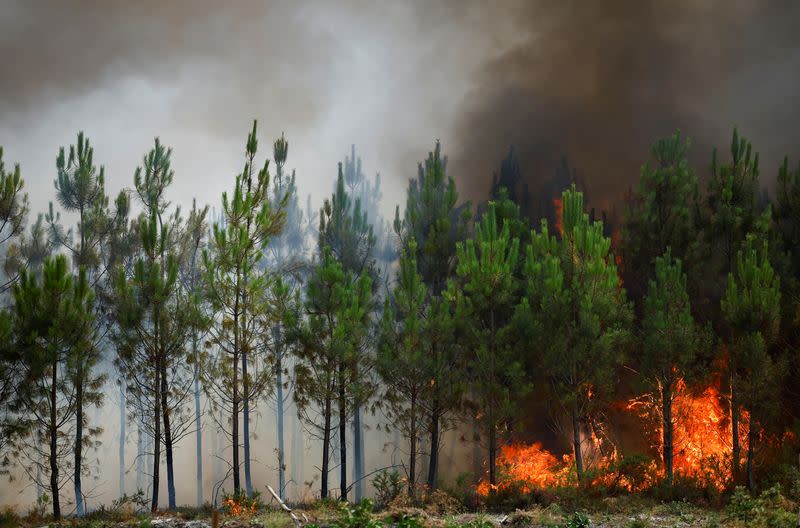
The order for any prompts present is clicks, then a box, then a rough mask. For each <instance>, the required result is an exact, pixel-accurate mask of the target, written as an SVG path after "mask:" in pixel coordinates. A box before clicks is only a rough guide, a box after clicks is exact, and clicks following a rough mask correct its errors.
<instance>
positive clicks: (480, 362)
mask: <svg viewBox="0 0 800 528" xmlns="http://www.w3.org/2000/svg"><path fill="white" fill-rule="evenodd" d="M495 211H496V204H495V203H494V202H489V209H488V211H487V213H486V214H485V215H484V216H483V218H482V219H481V221H480V222H479V223H478V224H477V225H476V227H475V238H474V239H468V240H467V241H466V243H464V244H461V243H459V244H458V245H457V255H458V264H457V266H456V274H457V281H453V282H451V287H450V288H448V290H447V295H448V297H452V298H454V299H456V303H457V308H456V310H457V312H458V314H459V320H460V321H461V322H462V323H463V332H464V336H465V338H466V340H467V343H468V346H469V347H470V348H471V349H472V350H473V351H474V352H473V355H472V356H471V357H470V358H469V360H470V377H471V378H472V380H473V383H472V390H471V392H470V395H471V396H472V397H474V399H475V406H476V408H477V410H478V421H479V422H482V423H483V424H484V426H485V428H486V432H487V441H488V445H487V448H488V455H489V460H488V463H489V483H490V484H491V485H495V484H496V482H497V475H496V459H497V452H498V446H499V443H498V432H499V430H500V429H501V428H502V427H503V426H504V425H507V424H508V422H509V420H511V418H512V417H513V416H514V415H515V411H516V407H517V406H516V402H517V400H518V399H519V398H520V397H521V396H523V395H524V394H525V392H526V389H527V384H526V383H525V376H524V372H523V369H522V364H521V362H520V360H519V355H518V354H517V347H515V343H516V342H517V341H516V339H514V335H513V328H514V325H513V321H512V317H513V314H514V307H515V305H516V303H517V299H518V295H517V291H518V288H519V285H518V282H517V279H516V277H515V276H514V274H515V271H516V269H517V258H518V255H519V239H518V238H516V237H512V236H511V231H510V223H511V222H505V223H504V225H503V227H502V228H501V227H500V226H499V225H498V222H497V217H496V212H495Z"/></svg>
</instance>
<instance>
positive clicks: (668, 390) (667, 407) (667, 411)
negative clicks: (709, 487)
mask: <svg viewBox="0 0 800 528" xmlns="http://www.w3.org/2000/svg"><path fill="white" fill-rule="evenodd" d="M661 404H662V428H663V433H664V453H663V458H664V475H666V477H667V483H669V485H670V486H672V482H673V469H672V461H673V456H672V453H673V445H672V444H673V442H672V438H673V435H672V432H673V431H672V385H671V383H664V384H663V385H662V386H661Z"/></svg>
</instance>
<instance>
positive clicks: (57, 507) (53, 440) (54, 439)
mask: <svg viewBox="0 0 800 528" xmlns="http://www.w3.org/2000/svg"><path fill="white" fill-rule="evenodd" d="M52 369H53V375H52V379H51V383H52V385H51V386H50V493H51V494H52V496H53V517H55V518H56V519H61V501H60V500H59V497H58V430H57V428H56V424H57V423H58V422H57V419H58V414H57V412H56V404H57V403H58V387H57V385H58V363H57V362H55V363H53V365H52Z"/></svg>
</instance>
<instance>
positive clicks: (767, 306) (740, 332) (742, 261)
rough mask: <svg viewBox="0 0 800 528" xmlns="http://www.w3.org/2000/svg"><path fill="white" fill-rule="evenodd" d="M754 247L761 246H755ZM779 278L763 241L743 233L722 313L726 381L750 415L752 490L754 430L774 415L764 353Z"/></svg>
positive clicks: (769, 365)
mask: <svg viewBox="0 0 800 528" xmlns="http://www.w3.org/2000/svg"><path fill="white" fill-rule="evenodd" d="M759 245H760V246H761V247H759ZM780 299H781V291H780V279H779V278H778V275H777V274H776V273H775V271H774V270H773V268H772V266H771V264H770V262H769V253H768V246H767V243H766V242H764V243H763V244H759V243H758V242H757V241H756V238H755V237H754V236H752V235H750V236H748V237H747V238H746V240H745V242H744V244H743V245H742V248H741V249H740V250H739V251H738V252H737V255H736V268H735V271H734V272H731V273H730V274H728V287H727V289H726V290H725V296H724V297H723V298H722V306H721V308H722V313H723V314H724V316H725V321H726V323H727V324H728V325H729V326H730V328H731V332H732V342H731V362H732V363H733V365H732V368H731V371H732V373H733V374H732V384H734V385H735V386H736V387H738V399H737V403H740V404H741V405H742V407H744V408H745V409H746V410H747V411H748V412H749V415H750V420H749V427H748V435H747V483H748V486H749V488H750V489H751V490H753V489H754V488H755V479H754V475H753V462H754V454H755V444H756V441H757V440H758V438H759V434H758V433H759V429H760V428H763V427H764V424H765V422H766V421H767V419H768V418H769V415H770V414H772V413H774V409H775V402H776V400H777V397H778V393H777V391H778V389H777V387H779V384H778V383H776V380H778V379H779V374H778V373H779V372H780V369H779V368H778V367H777V365H776V362H775V360H774V359H773V358H772V356H771V355H770V353H769V349H768V346H769V344H770V343H771V342H772V341H773V340H774V339H775V337H776V335H777V333H778V328H779V325H780V302H781V301H780Z"/></svg>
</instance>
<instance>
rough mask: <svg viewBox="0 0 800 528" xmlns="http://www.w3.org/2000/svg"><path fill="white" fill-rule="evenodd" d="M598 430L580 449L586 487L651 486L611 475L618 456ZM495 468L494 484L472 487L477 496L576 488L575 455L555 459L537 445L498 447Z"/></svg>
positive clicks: (648, 482)
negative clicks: (588, 476)
mask: <svg viewBox="0 0 800 528" xmlns="http://www.w3.org/2000/svg"><path fill="white" fill-rule="evenodd" d="M602 429H603V427H602V424H594V425H593V427H590V428H589V435H588V438H586V442H584V444H585V445H584V448H583V449H581V453H582V455H583V459H584V464H585V466H586V467H587V469H590V470H592V477H591V478H592V480H591V482H589V483H588V484H591V485H600V484H602V485H605V486H608V487H618V488H620V489H625V490H628V491H635V490H639V489H644V488H645V487H647V486H649V485H651V484H652V481H651V479H648V478H646V477H644V480H646V482H632V481H631V480H630V479H629V478H628V477H626V476H624V475H622V474H620V472H617V471H614V465H615V464H616V463H617V462H619V461H620V457H619V453H618V452H617V449H616V447H615V446H614V445H613V444H611V442H610V441H609V440H607V439H605V437H604V434H603V431H602ZM598 430H599V431H600V436H598ZM601 436H603V438H601ZM497 465H498V468H499V473H500V479H499V482H498V484H496V485H492V484H490V483H489V482H487V481H486V480H482V481H481V482H480V483H479V484H478V486H477V487H476V492H477V493H478V495H481V496H484V497H485V496H488V495H489V493H490V492H491V491H502V490H506V489H511V488H512V487H516V488H518V489H519V490H520V491H521V492H522V493H530V492H531V491H532V490H534V489H542V488H548V487H562V486H577V485H578V480H577V475H576V474H575V471H574V468H575V455H574V454H572V453H570V454H568V455H563V456H562V457H561V458H560V459H559V458H558V457H556V456H555V455H554V454H552V453H551V452H549V451H547V450H546V449H544V448H543V447H542V445H541V444H540V443H534V444H530V445H524V444H510V445H506V446H503V447H501V448H500V454H499V455H498V458H497ZM653 467H654V463H653V464H651V467H648V468H647V469H648V473H653Z"/></svg>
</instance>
